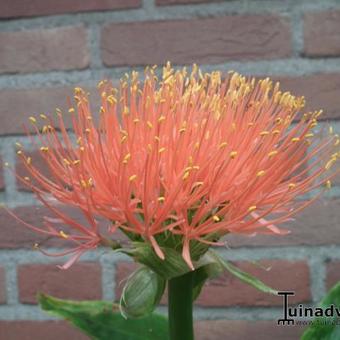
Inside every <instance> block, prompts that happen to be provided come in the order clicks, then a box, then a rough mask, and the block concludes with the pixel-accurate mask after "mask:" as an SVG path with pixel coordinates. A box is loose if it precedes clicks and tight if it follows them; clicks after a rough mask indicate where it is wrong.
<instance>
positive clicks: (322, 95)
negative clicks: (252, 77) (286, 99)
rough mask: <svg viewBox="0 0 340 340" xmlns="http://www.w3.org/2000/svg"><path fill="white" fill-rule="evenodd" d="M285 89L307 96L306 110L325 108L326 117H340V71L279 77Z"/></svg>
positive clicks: (322, 117) (323, 117) (324, 114)
mask: <svg viewBox="0 0 340 340" xmlns="http://www.w3.org/2000/svg"><path fill="white" fill-rule="evenodd" d="M274 80H279V81H280V83H281V86H282V89H283V90H284V91H289V92H291V93H292V94H294V95H297V96H305V98H306V108H305V109H304V111H315V110H320V109H323V111H324V113H323V115H321V116H320V119H321V120H324V119H340V96H339V93H340V73H328V74H327V73H320V74H313V75H308V76H301V77H284V76H282V77H277V78H274Z"/></svg>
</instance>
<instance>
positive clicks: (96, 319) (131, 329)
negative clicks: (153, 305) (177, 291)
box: [39, 295, 168, 340]
mask: <svg viewBox="0 0 340 340" xmlns="http://www.w3.org/2000/svg"><path fill="white" fill-rule="evenodd" d="M39 303H40V306H41V307H42V309H43V310H45V311H48V312H49V313H51V314H53V315H56V316H59V317H63V318H64V319H66V320H68V321H70V322H71V323H72V324H74V325H75V326H76V327H78V328H80V329H81V330H82V331H83V332H85V333H86V334H88V335H89V336H90V337H91V339H94V340H158V339H165V340H166V339H168V322H167V320H166V318H165V317H164V316H161V315H157V314H151V315H149V316H148V317H145V318H143V319H125V318H124V317H123V316H122V315H121V314H120V312H119V306H118V305H116V304H112V303H109V302H106V301H81V302H76V301H67V300H61V299H56V298H53V297H51V296H47V295H40V296H39Z"/></svg>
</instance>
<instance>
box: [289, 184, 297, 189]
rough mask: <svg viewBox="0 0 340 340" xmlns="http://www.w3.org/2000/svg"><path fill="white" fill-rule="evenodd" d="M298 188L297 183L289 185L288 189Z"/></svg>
mask: <svg viewBox="0 0 340 340" xmlns="http://www.w3.org/2000/svg"><path fill="white" fill-rule="evenodd" d="M295 187H296V184H295V183H289V184H288V188H289V189H294V188H295Z"/></svg>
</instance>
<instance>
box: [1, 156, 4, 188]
mask: <svg viewBox="0 0 340 340" xmlns="http://www.w3.org/2000/svg"><path fill="white" fill-rule="evenodd" d="M4 189H5V179H4V163H3V161H2V158H1V157H0V191H3V190H4Z"/></svg>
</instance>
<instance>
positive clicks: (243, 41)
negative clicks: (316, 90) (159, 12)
mask: <svg viewBox="0 0 340 340" xmlns="http://www.w3.org/2000/svg"><path fill="white" fill-rule="evenodd" d="M290 42H291V37H290V27H289V24H288V22H286V21H285V20H284V19H283V18H281V17H279V16H275V15H258V16H257V15H243V16H224V17H218V18H208V19H192V20H177V21H153V22H142V23H138V22H135V23H113V24H108V25H106V26H105V27H104V28H103V31H102V39H101V46H102V58H103V61H104V63H105V64H106V65H108V66H112V65H121V66H123V65H146V64H154V63H156V64H162V63H165V62H166V61H167V60H170V61H172V62H173V63H175V64H185V63H194V62H195V63H220V62H225V61H226V60H253V59H275V58H284V57H288V56H289V55H290V54H291V43H290Z"/></svg>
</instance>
